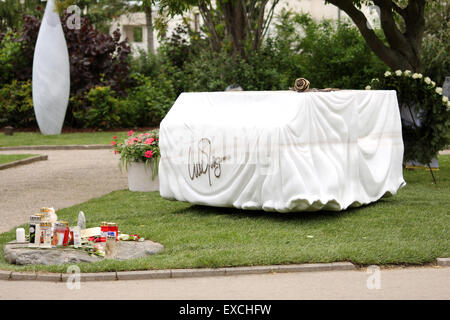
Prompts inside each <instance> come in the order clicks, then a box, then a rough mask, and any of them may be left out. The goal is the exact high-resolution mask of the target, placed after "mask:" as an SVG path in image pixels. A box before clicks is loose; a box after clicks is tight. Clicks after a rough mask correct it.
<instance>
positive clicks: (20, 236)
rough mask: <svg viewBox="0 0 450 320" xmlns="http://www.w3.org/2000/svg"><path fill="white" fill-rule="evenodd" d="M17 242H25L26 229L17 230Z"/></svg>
mask: <svg viewBox="0 0 450 320" xmlns="http://www.w3.org/2000/svg"><path fill="white" fill-rule="evenodd" d="M16 241H17V242H18V243H24V242H25V229H23V228H18V229H16Z"/></svg>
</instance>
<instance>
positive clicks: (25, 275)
mask: <svg viewBox="0 0 450 320" xmlns="http://www.w3.org/2000/svg"><path fill="white" fill-rule="evenodd" d="M36 277H37V276H36V273H35V272H13V273H11V278H10V280H16V281H31V280H36Z"/></svg>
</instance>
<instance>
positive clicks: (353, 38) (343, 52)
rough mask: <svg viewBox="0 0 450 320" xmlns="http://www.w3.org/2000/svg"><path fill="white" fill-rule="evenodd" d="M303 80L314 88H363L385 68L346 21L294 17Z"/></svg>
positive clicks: (355, 29) (357, 32) (358, 33)
mask: <svg viewBox="0 0 450 320" xmlns="http://www.w3.org/2000/svg"><path fill="white" fill-rule="evenodd" d="M294 24H296V25H298V26H297V27H296V29H303V30H304V32H305V36H304V37H303V38H302V39H301V42H300V46H301V50H302V51H301V56H302V62H301V65H302V69H303V74H302V76H303V77H304V78H307V79H308V80H310V82H311V86H312V87H315V88H341V89H362V88H364V87H365V85H366V84H367V83H368V82H369V81H370V80H371V79H372V78H374V77H376V76H377V75H379V74H380V73H381V72H383V70H384V69H385V68H386V66H385V65H384V63H383V62H381V60H379V59H378V58H377V57H376V56H375V54H374V53H373V52H372V51H371V49H370V48H369V47H368V46H367V44H366V42H365V41H364V39H363V37H362V36H361V33H360V32H359V30H358V29H357V28H356V27H354V26H353V25H350V24H348V23H346V22H342V23H341V24H339V25H338V26H335V25H334V24H333V23H332V22H331V21H327V20H324V21H322V22H320V23H316V22H314V21H313V20H312V19H310V18H309V17H307V16H306V17H305V16H303V17H302V16H299V15H296V17H295V19H294Z"/></svg>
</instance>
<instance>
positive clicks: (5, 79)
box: [0, 33, 22, 85]
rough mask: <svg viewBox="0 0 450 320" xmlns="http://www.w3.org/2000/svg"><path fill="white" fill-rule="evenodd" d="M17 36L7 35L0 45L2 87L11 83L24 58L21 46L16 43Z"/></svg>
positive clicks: (0, 83) (0, 81) (0, 79)
mask: <svg viewBox="0 0 450 320" xmlns="http://www.w3.org/2000/svg"><path fill="white" fill-rule="evenodd" d="M16 36H17V35H15V34H13V33H7V34H6V35H5V36H4V38H3V40H2V41H1V43H0V85H2V84H7V83H11V81H12V80H13V79H14V78H15V68H16V66H17V63H18V61H19V60H21V56H22V54H21V53H22V47H21V44H20V43H19V42H17V41H15V37H16Z"/></svg>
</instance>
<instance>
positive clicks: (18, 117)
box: [0, 80, 36, 128]
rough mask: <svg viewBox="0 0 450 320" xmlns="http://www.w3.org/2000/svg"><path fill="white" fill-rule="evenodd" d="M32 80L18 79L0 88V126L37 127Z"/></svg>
mask: <svg viewBox="0 0 450 320" xmlns="http://www.w3.org/2000/svg"><path fill="white" fill-rule="evenodd" d="M31 90H32V86H31V81H17V80H14V81H13V82H12V83H10V84H7V85H4V86H3V87H2V88H1V89H0V127H3V126H12V127H14V128H28V127H35V126H36V120H35V116H34V109H33V98H32V91H31Z"/></svg>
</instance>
